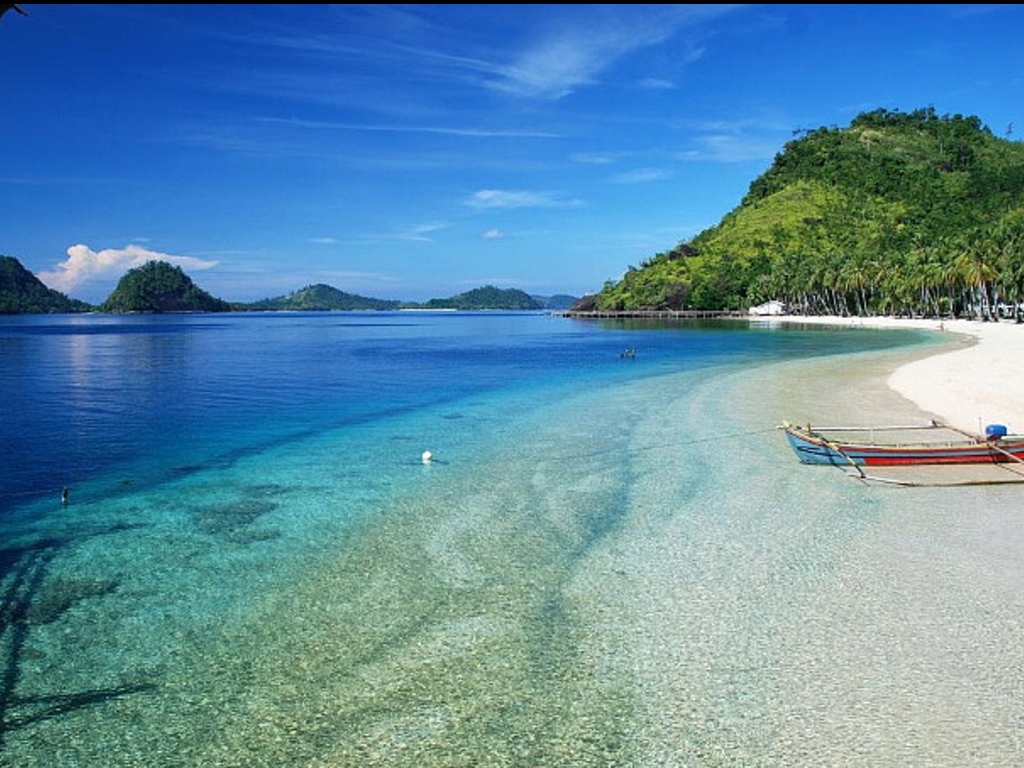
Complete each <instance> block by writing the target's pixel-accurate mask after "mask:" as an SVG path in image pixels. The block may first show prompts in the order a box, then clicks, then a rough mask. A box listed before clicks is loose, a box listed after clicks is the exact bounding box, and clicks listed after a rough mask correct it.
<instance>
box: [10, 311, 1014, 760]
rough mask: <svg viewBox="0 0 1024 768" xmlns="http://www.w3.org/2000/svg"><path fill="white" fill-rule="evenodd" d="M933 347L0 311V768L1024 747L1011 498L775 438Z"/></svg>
mask: <svg viewBox="0 0 1024 768" xmlns="http://www.w3.org/2000/svg"><path fill="white" fill-rule="evenodd" d="M929 343H931V337H930V336H928V335H925V334H920V333H916V332H878V331H861V330H834V329H833V330H828V329H821V328H798V327H788V328H772V327H770V326H761V325H757V326H748V324H747V323H745V322H742V321H732V322H726V323H704V324H696V325H695V324H680V325H671V324H665V325H650V324H647V325H644V324H625V323H612V322H608V323H597V322H587V321H578V320H570V319H567V318H561V317H551V316H547V315H543V314H530V313H508V314H503V313H480V314H471V313H467V314H463V313H368V314H362V313H359V314H351V315H349V314H323V315H320V314H315V315H228V316H185V317H124V318H112V317H57V318H6V319H3V321H2V323H0V353H2V360H3V386H4V390H3V391H4V392H5V393H8V398H9V399H8V403H10V404H11V407H10V408H8V409H7V411H6V412H5V418H4V422H3V423H4V427H3V430H4V432H3V435H2V437H3V445H4V451H5V456H4V458H5V465H6V466H7V467H8V468H10V469H9V471H7V472H5V473H4V475H3V486H2V494H0V500H2V503H3V518H2V524H3V526H4V534H5V535H4V550H3V553H2V554H3V559H2V562H3V590H4V593H3V594H4V603H3V606H4V607H3V619H4V624H3V628H4V633H3V638H2V639H3V651H4V660H5V662H4V677H3V681H4V682H3V688H2V691H0V697H2V698H0V707H2V714H3V734H2V735H3V739H2V743H0V764H2V765H9V766H53V765H60V766H214V765H216V766H372V765H382V766H403V765H409V766H463V765H465V766H537V767H540V766H566V765H572V766H645V767H646V766H662V765H664V766H683V765H701V766H704V765H707V766H713V765H714V766H717V765H723V766H724V765H729V766H747V765H764V766H774V765H808V766H811V765H815V766H819V765H836V766H840V765H843V766H847V765H865V766H867V765H908V764H929V765H950V766H953V765H965V764H978V765H981V764H984V765H1007V766H1009V765H1015V764H1018V763H1019V758H1020V757H1021V754H1022V752H1021V745H1020V741H1019V740H1020V735H1019V734H1020V733H1021V728H1020V726H1021V723H1020V712H1021V711H1024V709H1022V703H1024V675H1022V670H1024V663H1022V661H1024V659H1022V655H1021V651H1020V650H1019V646H1020V643H1019V632H1020V627H1021V625H1022V623H1024V600H1022V598H1021V597H1020V595H1022V594H1024V592H1022V591H1021V590H1020V589H1019V587H1020V586H1021V565H1020V564H1019V561H1020V557H1019V552H1020V548H1019V545H1020V544H1021V543H1024V541H1022V534H1021V532H1020V528H1021V526H1020V525H1019V520H1018V518H1019V513H1017V512H1016V509H1017V507H1015V505H1014V500H1015V494H1016V493H1017V492H1016V491H1013V490H1012V489H1006V488H970V489H913V490H911V491H910V492H909V493H906V492H904V491H906V490H907V489H898V490H896V489H865V488H864V487H863V486H862V485H861V484H859V483H856V482H853V481H851V480H850V479H849V478H845V477H841V476H838V475H837V474H836V473H830V472H825V473H821V472H816V471H814V470H811V471H810V472H808V471H807V470H808V469H809V468H806V467H802V466H799V465H797V464H796V462H795V458H794V457H793V456H792V455H791V454H790V453H789V449H788V448H787V447H786V446H785V443H784V440H783V439H782V437H781V435H780V434H779V433H778V431H777V430H776V429H775V426H776V425H777V424H778V423H779V422H780V421H781V420H782V419H784V418H789V417H792V418H798V417H799V416H801V415H803V414H802V413H798V414H795V415H794V414H791V413H788V412H785V413H784V412H781V411H783V410H785V409H786V408H787V407H788V408H794V409H798V410H801V411H802V410H805V409H807V408H811V407H815V408H822V407H826V404H827V403H828V402H829V400H830V399H836V398H838V399H841V400H842V401H843V402H844V403H845V407H850V408H856V407H857V406H858V403H857V402H856V400H857V398H856V396H845V397H841V396H839V390H840V389H841V386H840V384H838V383H837V382H841V381H843V378H842V377H839V376H837V374H836V373H835V371H834V370H832V369H834V368H837V367H841V365H842V362H843V361H847V362H848V363H850V364H853V365H854V367H863V366H864V365H868V364H875V363H873V362H872V361H878V360H881V361H883V362H884V361H885V360H890V359H893V360H894V359H897V357H898V356H899V355H906V354H908V353H910V352H911V351H913V350H919V349H921V350H924V349H927V345H928V344H929ZM625 349H636V350H637V355H636V357H635V358H623V357H621V356H620V354H621V352H622V351H623V350H625ZM852 383H853V382H852V381H851V380H850V379H847V380H846V381H845V382H844V384H843V385H844V386H845V385H846V384H852ZM871 396H872V397H877V396H878V395H877V393H871ZM894 407H906V406H902V405H899V404H895V406H894ZM908 412H909V411H908ZM425 450H429V451H431V452H432V454H433V456H434V460H433V461H432V462H430V463H426V464H425V463H423V461H422V460H421V454H422V452H423V451H425ZM63 487H67V488H68V489H69V501H68V504H66V505H62V504H61V500H60V490H61V489H62V488H63Z"/></svg>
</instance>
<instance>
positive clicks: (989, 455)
mask: <svg viewBox="0 0 1024 768" xmlns="http://www.w3.org/2000/svg"><path fill="white" fill-rule="evenodd" d="M780 429H782V430H783V431H784V432H785V434H786V439H787V440H788V441H789V445H790V447H791V448H792V449H793V451H794V453H796V456H797V458H798V459H799V460H800V461H801V462H802V463H804V464H830V465H833V466H840V467H853V468H855V469H857V471H858V472H859V474H860V476H861V477H862V478H864V479H873V480H883V481H885V482H894V481H892V480H890V479H886V478H879V477H868V476H867V475H866V474H865V473H864V470H863V468H864V467H911V466H926V465H931V466H934V465H971V466H982V465H1018V466H1017V467H1014V468H1015V469H1017V470H1018V471H1019V472H1020V473H1021V475H1020V481H1021V482H1024V435H1011V434H1008V432H1007V429H1006V427H1005V426H1003V425H1002V424H990V425H988V426H987V427H986V428H985V434H984V435H975V434H973V433H971V432H967V431H964V430H961V429H958V428H956V427H952V426H949V425H947V424H942V423H940V422H937V421H931V422H929V423H928V424H920V425H911V426H881V427H814V428H812V427H811V426H810V425H808V426H796V425H793V424H790V423H788V422H783V424H782V425H781V427H780ZM1003 468H1011V467H1006V466H1004V467H1003ZM977 482H978V481H971V482H969V483H943V484H951V485H960V484H976V483H977ZM1002 482H1006V479H1002ZM901 484H904V485H919V484H921V483H909V482H904V483H901ZM929 484H933V483H929Z"/></svg>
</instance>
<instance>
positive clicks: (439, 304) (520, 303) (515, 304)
mask: <svg viewBox="0 0 1024 768" xmlns="http://www.w3.org/2000/svg"><path fill="white" fill-rule="evenodd" d="M423 306H424V307H426V308H427V309H462V310H472V309H516V310H518V309H542V308H543V305H542V304H541V303H540V302H539V301H537V300H536V299H534V298H533V297H532V296H530V294H528V293H526V292H525V291H520V290H519V289H518V288H505V289H502V288H495V287H494V286H493V285H486V286H484V287H483V288H474V289H473V290H471V291H466V292H465V293H460V294H457V295H456V296H452V297H451V298H449V299H431V300H430V301H428V302H426V304H424V305H423Z"/></svg>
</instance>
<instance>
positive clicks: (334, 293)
mask: <svg viewBox="0 0 1024 768" xmlns="http://www.w3.org/2000/svg"><path fill="white" fill-rule="evenodd" d="M401 306H402V303H401V302H398V301H386V300H384V299H370V298H367V297H365V296H359V295H356V294H353V293H345V292H344V291H339V290H338V289H337V288H332V287H331V286H329V285H324V284H323V283H318V284H316V285H308V286H306V287H305V288H303V289H301V290H299V291H295V292H294V293H289V294H288V295H287V296H279V297H277V298H275V299H263V300H262V301H256V302H253V303H251V304H244V305H239V308H244V309H249V310H264V311H267V310H270V311H273V310H278V311H280V310H290V311H331V310H364V309H366V310H374V309H376V310H388V309H398V308H400V307H401Z"/></svg>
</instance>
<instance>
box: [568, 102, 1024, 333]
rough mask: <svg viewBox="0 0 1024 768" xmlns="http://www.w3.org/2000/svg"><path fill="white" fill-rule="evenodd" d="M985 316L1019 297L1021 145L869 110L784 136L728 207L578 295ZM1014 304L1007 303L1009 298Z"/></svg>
mask: <svg viewBox="0 0 1024 768" xmlns="http://www.w3.org/2000/svg"><path fill="white" fill-rule="evenodd" d="M771 299H776V300H781V301H783V302H785V304H786V305H787V307H788V309H789V311H791V312H797V313H804V314H838V315H851V314H854V315H871V314H903V315H916V316H921V315H927V316H957V317H982V318H989V317H993V316H994V315H995V313H996V308H997V307H998V306H1000V305H1004V311H1005V306H1006V305H1008V306H1011V307H1016V305H1018V304H1020V302H1021V301H1024V145H1022V144H1021V143H1019V142H1014V141H1010V140H1008V139H1002V138H998V137H996V136H994V135H993V134H992V132H991V131H990V130H989V129H988V128H986V127H985V126H984V125H983V124H982V123H981V121H980V120H979V119H978V118H976V117H964V116H961V115H954V116H941V117H940V116H938V115H936V114H935V112H934V110H933V109H921V110H917V111H915V112H911V113H902V112H899V111H895V112H890V111H887V110H882V109H880V110H876V111H873V112H868V113H864V114H861V115H859V116H858V117H857V118H855V119H854V120H853V122H852V123H851V124H850V126H849V127H848V128H846V129H839V128H834V127H832V128H819V129H817V130H814V131H809V132H805V133H804V135H802V136H800V137H798V138H795V139H794V140H792V141H790V142H789V143H787V144H786V145H785V147H784V149H783V151H782V152H780V153H779V154H778V155H777V156H776V157H775V160H774V162H773V163H772V166H771V167H770V168H769V169H768V171H766V172H765V173H764V174H763V175H761V176H760V177H759V178H757V179H755V180H754V181H753V182H752V183H751V185H750V188H749V191H748V193H747V195H746V196H745V197H744V198H743V200H742V201H741V202H740V204H739V206H738V207H736V208H735V209H734V210H733V211H731V212H730V213H728V214H727V215H726V216H725V217H724V218H723V219H722V221H721V222H720V223H719V224H718V225H716V226H714V227H712V228H710V229H707V230H705V231H704V232H702V233H700V234H699V235H697V236H696V237H695V238H693V240H691V241H689V242H686V243H680V244H679V245H677V246H676V247H675V248H673V249H672V250H670V251H667V252H664V253H659V254H657V255H655V256H653V257H651V258H650V259H648V260H647V261H646V262H644V263H643V264H641V265H640V266H639V267H632V266H631V267H629V269H628V270H627V272H626V274H625V275H624V276H623V277H622V279H621V280H619V281H609V282H608V283H606V284H605V286H604V287H603V288H602V290H601V291H600V292H599V293H597V294H596V295H594V296H589V297H586V298H585V299H583V300H581V301H580V302H578V303H577V305H576V306H575V307H574V309H577V310H588V309H598V310H604V311H615V310H636V309H676V310H678V309H703V310H727V309H746V308H747V307H750V306H753V305H757V304H760V303H762V302H764V301H767V300H771ZM1009 311H1013V310H1009Z"/></svg>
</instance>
